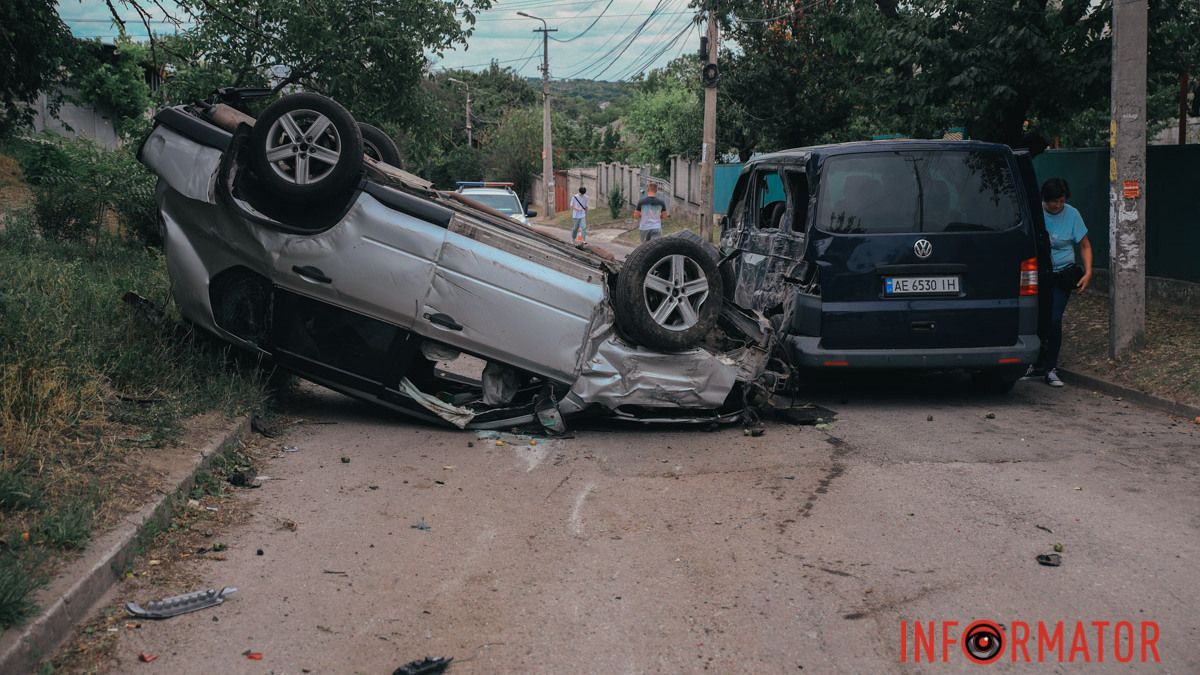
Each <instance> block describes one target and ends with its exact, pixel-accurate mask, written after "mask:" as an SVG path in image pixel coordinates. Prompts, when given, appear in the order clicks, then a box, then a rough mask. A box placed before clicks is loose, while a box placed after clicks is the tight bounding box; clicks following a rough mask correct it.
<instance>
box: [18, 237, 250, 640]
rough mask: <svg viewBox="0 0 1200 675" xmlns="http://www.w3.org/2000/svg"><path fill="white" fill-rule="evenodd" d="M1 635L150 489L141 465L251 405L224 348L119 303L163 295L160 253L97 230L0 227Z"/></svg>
mask: <svg viewBox="0 0 1200 675" xmlns="http://www.w3.org/2000/svg"><path fill="white" fill-rule="evenodd" d="M0 269H3V270H4V273H3V275H2V276H0V628H7V627H9V626H12V625H15V624H17V623H20V622H21V621H23V620H24V619H25V618H27V617H28V616H30V614H31V613H32V612H33V611H34V610H35V608H34V607H33V605H32V603H31V601H30V597H31V593H32V591H33V590H34V589H36V588H37V587H38V586H39V585H40V584H42V583H44V581H45V580H46V579H48V577H49V576H50V575H51V574H52V573H53V571H54V570H55V568H56V567H57V565H58V564H59V563H61V561H62V560H63V559H64V558H65V557H66V556H69V555H71V552H73V551H78V550H80V549H82V548H83V547H84V546H86V544H87V542H88V541H89V539H90V538H91V536H92V532H93V530H95V529H97V528H101V529H103V528H105V527H107V526H108V525H110V524H112V523H114V522H116V521H117V520H118V519H119V518H120V517H121V516H122V515H124V514H126V513H129V512H132V511H135V510H136V509H137V508H138V507H140V506H141V505H142V504H143V503H144V501H145V495H146V494H148V493H150V492H151V491H152V489H153V481H154V480H155V477H154V476H152V475H148V474H149V472H147V471H146V470H145V465H144V463H142V462H141V461H139V460H140V458H144V457H145V456H146V453H152V452H153V450H154V449H155V448H162V447H166V446H169V445H171V444H172V443H173V442H175V441H176V440H177V439H178V438H179V437H180V434H181V433H182V431H183V429H184V422H185V421H186V420H187V419H189V418H190V417H191V416H193V415H196V414H199V413H201V412H206V411H211V410H217V411H220V412H223V413H226V414H229V415H233V414H239V413H244V412H247V411H249V410H252V409H257V408H259V407H260V406H261V404H262V402H263V400H264V378H263V377H262V375H261V374H260V373H259V372H258V371H257V370H256V369H255V368H254V367H253V365H250V366H247V365H239V364H238V363H237V362H236V361H235V360H234V359H232V358H230V356H231V355H230V354H229V353H228V352H227V351H226V350H225V349H223V348H221V347H218V346H215V345H213V344H212V343H210V342H208V341H205V340H201V339H195V338H194V337H191V338H185V339H181V338H180V337H179V335H178V333H177V332H176V331H175V327H174V326H173V325H169V324H171V322H167V324H168V325H154V324H152V323H150V322H148V321H146V320H145V319H143V318H142V317H140V316H139V315H137V314H136V313H135V312H133V311H132V310H131V309H130V308H129V307H127V306H126V305H125V304H124V303H123V302H122V300H121V298H122V296H123V295H124V293H125V292H126V291H129V290H134V291H137V292H139V293H141V294H142V295H144V296H146V297H149V298H153V299H156V300H165V299H166V298H167V297H168V295H169V291H168V280H167V276H166V266H165V263H164V260H163V256H162V254H161V252H159V251H156V250H153V249H147V248H145V247H143V246H140V245H131V244H130V243H128V242H126V241H124V240H122V239H119V238H117V237H114V236H111V235H108V234H106V233H105V232H100V233H98V234H96V235H94V236H92V237H90V238H88V239H86V240H82V241H61V240H58V241H56V240H52V239H47V238H44V237H42V236H39V235H38V233H37V229H36V228H35V227H34V226H33V225H32V223H31V221H30V219H29V218H28V217H24V218H22V217H16V218H13V217H9V218H8V219H7V222H6V223H5V227H4V229H3V231H0Z"/></svg>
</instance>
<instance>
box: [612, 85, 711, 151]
mask: <svg viewBox="0 0 1200 675" xmlns="http://www.w3.org/2000/svg"><path fill="white" fill-rule="evenodd" d="M625 123H626V125H627V128H628V129H629V132H630V134H632V135H633V137H634V138H635V139H636V147H637V149H636V150H635V151H634V152H633V153H632V155H631V159H632V160H633V161H635V162H639V163H654V164H656V165H657V167H658V171H659V172H660V174H661V173H663V172H665V171H666V170H667V168H668V167H669V166H670V161H671V155H684V156H687V157H697V156H698V155H699V141H700V136H701V133H702V132H703V109H702V107H701V105H700V101H699V99H698V98H697V96H696V93H695V91H694V90H693V89H691V88H689V87H687V86H686V85H684V84H683V83H682V82H680V81H678V80H677V79H674V78H669V77H668V78H663V79H661V80H656V81H654V82H651V83H648V85H647V86H646V88H645V89H643V90H642V91H640V92H638V93H637V94H635V95H634V98H633V100H632V101H631V102H630V103H629V107H628V108H627V109H626V112H625Z"/></svg>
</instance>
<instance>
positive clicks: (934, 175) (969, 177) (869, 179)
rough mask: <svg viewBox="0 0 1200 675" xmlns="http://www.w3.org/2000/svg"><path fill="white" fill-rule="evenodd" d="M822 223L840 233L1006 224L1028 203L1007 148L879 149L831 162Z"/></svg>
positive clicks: (820, 207) (825, 175)
mask: <svg viewBox="0 0 1200 675" xmlns="http://www.w3.org/2000/svg"><path fill="white" fill-rule="evenodd" d="M816 223H817V226H818V227H819V228H821V229H822V230H825V231H826V232H831V233H834V234H883V233H893V232H981V231H1002V230H1007V229H1009V228H1012V227H1015V226H1017V225H1020V224H1021V209H1020V205H1019V201H1018V193H1017V188H1016V181H1015V180H1014V179H1013V174H1012V167H1011V166H1010V165H1009V163H1008V160H1007V159H1006V158H1005V157H1004V155H1002V154H999V153H995V152H983V151H977V150H976V151H968V150H962V151H956V150H951V151H945V150H943V151H911V152H910V151H905V152H899V151H896V152H872V153H863V154H855V155H840V156H835V157H831V158H829V159H828V160H827V161H826V163H825V167H824V168H823V169H822V179H821V191H820V194H819V196H818V200H817V218H816Z"/></svg>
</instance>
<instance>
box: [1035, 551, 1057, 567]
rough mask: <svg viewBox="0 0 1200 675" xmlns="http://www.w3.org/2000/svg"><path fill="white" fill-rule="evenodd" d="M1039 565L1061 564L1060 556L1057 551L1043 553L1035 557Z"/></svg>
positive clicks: (1055, 565) (1052, 565)
mask: <svg viewBox="0 0 1200 675" xmlns="http://www.w3.org/2000/svg"><path fill="white" fill-rule="evenodd" d="M1037 561H1038V564H1039V565H1045V566H1046V567H1058V566H1059V565H1061V564H1062V556H1061V555H1059V554H1057V553H1043V554H1041V555H1039V556H1038V557H1037Z"/></svg>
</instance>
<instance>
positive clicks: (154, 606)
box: [125, 586, 237, 619]
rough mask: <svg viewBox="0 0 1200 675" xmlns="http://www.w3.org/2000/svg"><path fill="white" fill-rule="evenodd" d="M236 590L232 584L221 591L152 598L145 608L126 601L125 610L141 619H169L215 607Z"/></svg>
mask: <svg viewBox="0 0 1200 675" xmlns="http://www.w3.org/2000/svg"><path fill="white" fill-rule="evenodd" d="M236 592H237V589H236V588H234V587H232V586H226V587H225V588H222V589H221V590H220V591H217V590H216V589H215V588H210V589H208V590H206V591H196V592H195V593H186V594H184V595H173V596H171V597H169V598H163V599H162V600H151V601H150V602H148V603H146V606H145V607H144V608H143V607H142V606H141V605H139V604H137V603H136V602H132V601H130V602H127V603H125V611H127V612H129V613H130V614H131V615H133V616H136V617H138V618H139V619H169V618H171V617H173V616H179V615H180V614H187V613H188V612H194V611H196V610H200V609H207V608H209V607H215V606H217V605H219V604H221V603H223V602H225V598H226V597H227V596H229V595H231V594H233V593H236Z"/></svg>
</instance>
